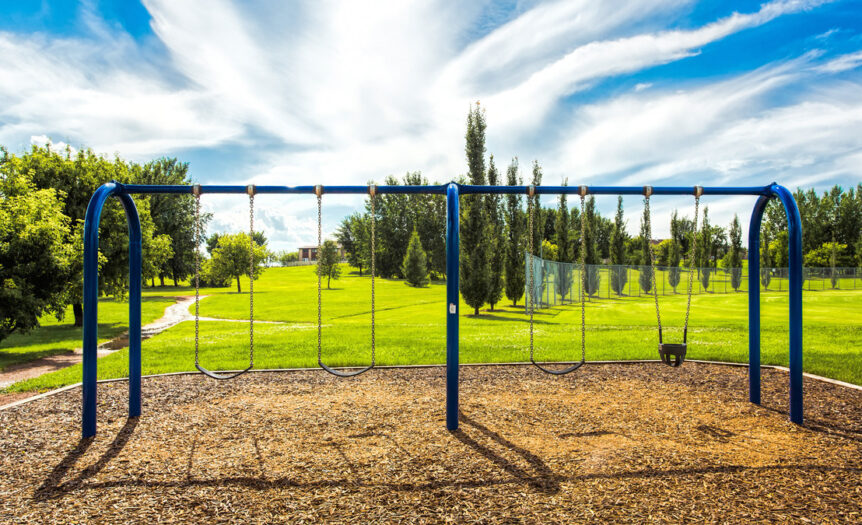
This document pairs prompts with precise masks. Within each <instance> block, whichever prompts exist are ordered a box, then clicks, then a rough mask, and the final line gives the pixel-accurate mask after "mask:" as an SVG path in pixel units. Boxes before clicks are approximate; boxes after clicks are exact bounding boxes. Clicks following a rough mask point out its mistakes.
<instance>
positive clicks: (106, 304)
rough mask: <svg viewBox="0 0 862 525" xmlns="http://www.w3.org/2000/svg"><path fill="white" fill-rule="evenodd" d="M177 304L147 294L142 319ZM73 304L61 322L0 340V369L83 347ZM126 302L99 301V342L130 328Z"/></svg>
mask: <svg viewBox="0 0 862 525" xmlns="http://www.w3.org/2000/svg"><path fill="white" fill-rule="evenodd" d="M172 304H174V299H173V298H172V297H158V296H150V297H146V298H145V299H144V300H143V301H142V304H141V319H142V322H143V323H144V324H147V323H150V322H152V321H154V320H156V319H158V318H159V317H161V316H162V314H163V313H164V311H165V308H167V307H168V306H170V305H172ZM73 319H74V317H73V316H72V307H71V306H70V307H69V308H68V309H67V311H66V316H65V318H64V319H63V320H62V321H57V319H56V318H55V317H53V316H46V317H43V318H42V319H41V320H40V323H41V326H40V327H38V328H36V329H34V330H33V331H31V332H30V333H27V334H17V333H16V334H13V335H12V336H10V337H8V338H6V339H4V340H3V341H2V342H0V371H2V370H4V369H5V368H6V367H8V366H11V365H14V364H16V363H25V362H27V361H33V360H34V359H39V358H41V357H47V356H51V355H56V354H63V353H66V352H70V351H72V350H74V349H75V348H81V338H82V336H83V334H82V331H81V328H75V327H74V326H73V322H72V321H73ZM128 319H129V306H128V304H127V303H123V302H117V301H113V300H111V299H102V300H100V301H99V342H100V343H102V342H105V341H108V340H110V339H113V338H114V337H117V336H118V335H120V334H121V333H123V332H124V331H125V330H126V328H127V327H128Z"/></svg>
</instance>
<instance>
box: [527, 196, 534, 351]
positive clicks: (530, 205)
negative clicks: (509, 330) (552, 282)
mask: <svg viewBox="0 0 862 525" xmlns="http://www.w3.org/2000/svg"><path fill="white" fill-rule="evenodd" d="M534 198H535V186H530V193H529V196H528V197H527V208H529V210H528V211H527V220H528V221H529V227H528V229H529V234H528V237H529V241H528V242H529V255H530V361H532V360H533V309H534V308H535V307H536V277H535V264H536V261H535V259H534V258H533V208H534V204H533V199H534Z"/></svg>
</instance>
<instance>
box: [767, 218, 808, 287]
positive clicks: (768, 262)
mask: <svg viewBox="0 0 862 525" xmlns="http://www.w3.org/2000/svg"><path fill="white" fill-rule="evenodd" d="M770 240H771V239H770V238H769V229H767V228H764V229H763V230H762V231H761V232H760V284H762V285H763V288H764V289H766V290H769V283H770V281H772V273H771V272H770V269H771V267H772V260H771V259H770V257H769V250H768V249H764V248H763V247H764V246H769V242H770ZM804 278H805V277H804V276H803V279H804Z"/></svg>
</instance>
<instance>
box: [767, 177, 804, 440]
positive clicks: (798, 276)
mask: <svg viewBox="0 0 862 525" xmlns="http://www.w3.org/2000/svg"><path fill="white" fill-rule="evenodd" d="M772 192H773V194H774V195H776V196H777V197H778V198H779V199H780V200H781V203H782V204H783V205H784V211H785V213H786V215H787V233H788V244H789V252H790V253H789V261H790V268H789V270H788V280H789V281H790V282H789V287H788V294H789V297H788V302H789V303H790V304H789V307H790V326H789V328H790V421H793V422H794V423H796V424H797V425H801V424H802V219H801V217H800V216H799V207H797V205H796V199H794V198H793V194H792V193H790V190H788V189H787V188H785V187H784V186H779V185H778V184H775V183H773V184H772Z"/></svg>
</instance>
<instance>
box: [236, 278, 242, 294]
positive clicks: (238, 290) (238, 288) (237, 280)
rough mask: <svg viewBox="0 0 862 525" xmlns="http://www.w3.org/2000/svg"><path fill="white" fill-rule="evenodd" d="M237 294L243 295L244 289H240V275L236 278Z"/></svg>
mask: <svg viewBox="0 0 862 525" xmlns="http://www.w3.org/2000/svg"><path fill="white" fill-rule="evenodd" d="M236 293H242V288H240V287H239V275H237V276H236Z"/></svg>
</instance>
